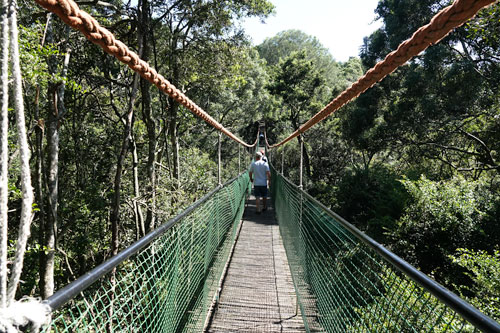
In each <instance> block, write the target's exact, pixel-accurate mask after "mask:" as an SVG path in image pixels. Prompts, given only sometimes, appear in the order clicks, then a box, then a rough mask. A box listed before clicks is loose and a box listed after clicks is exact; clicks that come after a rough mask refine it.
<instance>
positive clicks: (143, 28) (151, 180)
mask: <svg viewBox="0 0 500 333" xmlns="http://www.w3.org/2000/svg"><path fill="white" fill-rule="evenodd" d="M138 7H139V8H140V11H139V22H140V24H139V28H138V29H137V31H138V40H139V45H140V46H139V49H140V50H141V52H140V57H141V59H142V60H144V61H149V58H150V55H151V48H150V47H149V45H150V42H149V36H150V35H151V33H150V29H151V13H150V8H149V1H148V0H141V1H140V2H139V6H138ZM150 87H151V83H149V81H147V80H145V79H143V78H141V101H142V116H143V120H144V123H145V124H146V127H147V132H148V163H147V175H148V185H147V187H146V191H147V197H148V206H147V207H148V208H147V213H146V232H149V231H150V230H152V229H154V227H155V211H156V163H155V162H156V148H157V142H156V122H155V119H154V116H153V113H152V109H151V94H150V91H149V90H150Z"/></svg>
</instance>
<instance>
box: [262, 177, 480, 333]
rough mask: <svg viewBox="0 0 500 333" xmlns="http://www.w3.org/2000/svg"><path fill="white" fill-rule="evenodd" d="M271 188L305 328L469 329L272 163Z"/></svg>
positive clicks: (411, 330) (436, 330)
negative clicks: (273, 166) (279, 171)
mask: <svg viewBox="0 0 500 333" xmlns="http://www.w3.org/2000/svg"><path fill="white" fill-rule="evenodd" d="M271 192H272V199H273V202H274V207H275V209H276V216H277V219H278V223H279V226H280V231H281V235H282V238H283V243H284V246H285V249H286V253H287V257H288V262H289V266H290V270H291V273H292V277H293V282H294V285H295V290H296V292H297V296H298V300H299V306H300V310H301V313H302V317H303V319H304V324H305V326H306V329H307V330H308V331H327V332H462V331H465V332H474V331H475V330H476V329H475V328H474V327H473V326H472V325H471V324H470V323H468V322H467V321H466V320H464V319H463V318H462V317H460V316H459V315H458V314H457V313H456V312H455V311H454V310H452V309H450V308H449V307H448V306H447V305H445V304H443V303H442V302H441V301H440V300H439V299H437V298H436V297H434V296H433V295H431V294H430V293H428V292H426V291H425V290H423V288H422V287H420V286H419V285H417V284H416V283H415V282H413V281H412V280H411V279H410V278H409V277H407V276H405V275H403V274H402V273H401V272H399V271H398V270H396V269H395V268H393V266H392V265H391V264H390V263H389V262H388V261H386V260H385V259H384V258H383V257H382V256H381V255H379V254H377V253H376V252H375V251H374V250H372V249H371V248H370V247H368V246H367V245H365V244H364V243H363V242H361V241H360V240H358V239H357V238H356V237H355V236H354V235H353V234H352V233H351V232H350V231H349V230H348V229H346V228H345V227H344V226H343V225H342V224H341V223H339V222H338V221H337V220H336V218H335V217H334V215H333V214H330V213H328V212H327V210H326V209H325V208H322V207H321V204H319V203H318V202H317V201H316V200H314V199H313V198H311V197H310V196H308V195H307V194H305V193H304V192H302V191H301V190H300V189H299V188H298V187H297V186H296V185H294V184H292V183H290V182H289V181H288V180H287V179H285V178H283V177H282V176H281V175H279V174H277V172H276V170H274V169H272V186H271ZM476 331H477V330H476Z"/></svg>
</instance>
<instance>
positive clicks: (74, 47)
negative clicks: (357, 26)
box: [4, 0, 500, 320]
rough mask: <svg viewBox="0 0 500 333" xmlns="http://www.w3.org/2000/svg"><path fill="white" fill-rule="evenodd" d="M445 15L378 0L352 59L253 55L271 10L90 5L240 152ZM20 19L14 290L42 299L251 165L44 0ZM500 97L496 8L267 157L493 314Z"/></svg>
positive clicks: (283, 130) (240, 3) (322, 53)
mask: <svg viewBox="0 0 500 333" xmlns="http://www.w3.org/2000/svg"><path fill="white" fill-rule="evenodd" d="M447 4H448V1H440V0H425V1H422V0H402V1H391V0H380V1H379V4H378V6H377V8H376V11H375V13H374V18H378V19H379V20H381V21H382V22H383V25H382V27H381V28H380V29H378V30H377V31H375V32H374V33H373V34H371V35H370V36H366V37H365V39H364V43H363V45H362V47H361V49H360V54H359V57H352V58H350V59H349V60H348V61H346V62H339V61H336V60H335V59H334V58H333V56H332V55H331V54H330V52H329V50H328V49H327V48H325V47H324V46H323V45H321V43H320V42H319V40H318V39H317V38H315V37H314V36H309V35H307V34H305V33H304V32H302V31H300V30H287V31H283V32H280V33H278V34H277V35H276V36H274V37H272V38H268V39H266V40H265V41H264V42H262V43H261V44H260V45H252V44H251V42H250V41H249V37H248V36H247V35H246V34H245V31H244V30H242V28H241V25H240V24H239V23H238V22H239V20H241V19H242V18H244V17H250V16H256V17H259V18H261V19H265V18H266V17H268V16H269V15H271V14H272V13H273V11H274V6H273V4H272V1H267V0H254V1H244V0H233V1H229V0H227V1H226V0H225V1H195V0H193V1H170V0H168V1H151V0H139V1H138V2H137V3H135V2H134V3H132V2H122V1H117V0H110V1H108V2H101V1H98V2H85V3H82V4H81V8H82V9H84V10H86V11H87V12H89V13H90V14H92V15H93V16H94V17H95V18H97V20H98V21H99V22H100V24H101V25H102V26H104V27H106V28H107V29H109V30H110V31H111V32H112V33H113V34H114V35H115V36H116V38H117V39H119V40H121V41H123V42H124V43H125V44H127V45H128V47H129V48H130V49H131V50H133V51H134V52H136V53H138V54H139V56H140V57H141V58H142V59H143V60H145V61H147V62H148V63H149V64H150V65H151V66H152V67H154V68H155V69H156V70H157V71H158V73H161V74H162V75H163V76H164V77H165V78H166V79H168V80H169V81H170V82H171V83H173V84H174V85H175V86H176V87H177V88H179V89H180V90H181V91H182V92H183V93H184V94H186V95H187V96H189V98H190V99H191V100H193V101H194V102H195V103H197V104H198V105H199V106H201V107H202V108H203V109H204V110H205V111H207V112H208V113H209V114H210V115H211V116H212V117H213V118H215V119H216V120H217V121H219V122H221V123H222V124H223V125H224V126H225V127H226V128H228V129H229V130H231V131H232V132H233V133H235V134H237V135H238V136H239V137H241V138H243V140H244V141H246V142H253V141H254V140H255V137H256V135H257V129H258V123H259V121H265V123H266V129H267V133H266V134H267V139H268V141H269V142H270V143H271V144H272V143H276V142H279V141H280V140H282V139H284V138H285V137H286V136H288V135H289V134H290V133H291V132H292V131H295V130H297V129H298V128H299V126H300V125H301V124H303V123H304V122H305V121H306V120H307V119H309V118H310V117H311V116H312V115H314V114H315V113H316V112H318V111H319V110H320V109H322V108H323V107H324V106H325V105H326V104H328V103H329V102H330V101H331V100H332V99H333V98H335V97H336V96H337V95H338V94H339V93H340V92H341V91H342V90H344V89H345V88H347V87H348V86H349V85H350V84H352V83H353V82H355V81H356V80H357V79H358V78H359V77H360V76H361V75H363V73H364V72H366V71H367V70H368V69H369V68H371V67H372V66H374V65H375V64H376V63H377V62H378V61H380V60H381V59H383V58H384V57H385V56H386V55H387V54H388V53H389V52H390V51H392V50H394V49H395V48H396V47H397V46H398V45H399V44H400V43H401V42H402V41H404V40H405V39H407V38H409V37H410V36H411V34H412V33H413V32H414V31H415V30H416V29H417V28H418V27H420V26H421V25H423V24H426V23H427V22H429V20H430V19H431V18H432V17H433V15H434V14H435V13H436V12H438V11H439V10H440V9H442V8H443V7H445V6H446V5H447ZM17 15H18V22H19V50H20V54H19V59H20V66H21V68H20V70H21V73H22V98H23V100H24V108H25V113H26V126H25V127H26V131H27V140H28V141H27V143H28V149H29V155H30V158H29V162H28V163H29V166H30V168H31V179H32V183H33V189H34V203H33V222H32V225H31V235H32V236H31V238H29V240H28V244H27V251H26V255H25V259H24V269H23V273H22V276H21V281H22V283H21V284H20V285H19V287H18V289H17V292H16V295H17V296H18V297H17V298H19V297H21V296H22V295H31V296H41V297H42V298H44V299H45V298H47V297H49V296H50V295H52V294H53V293H54V291H55V290H57V289H60V288H61V287H62V286H64V285H66V284H67V283H68V282H70V281H73V280H75V279H76V278H77V277H79V276H81V275H83V274H84V273H85V272H87V271H88V270H89V269H91V268H93V267H95V266H96V265H98V264H100V263H102V262H103V261H104V260H106V259H107V258H109V257H110V256H112V255H115V254H116V253H118V251H120V250H122V249H123V248H125V247H126V246H128V245H129V244H131V243H132V242H133V241H135V240H137V239H139V238H140V237H142V236H144V235H145V234H146V233H148V232H149V231H151V230H153V229H154V228H156V227H157V226H159V225H160V224H161V223H163V222H164V221H167V220H168V219H169V218H171V217H172V216H175V215H176V214H177V213H178V212H180V211H181V210H182V209H183V208H185V207H187V206H188V205H189V204H191V203H193V202H194V201H196V200H197V199H198V198H200V197H201V196H202V195H203V194H205V193H207V192H208V191H209V190H210V189H212V188H214V187H215V186H216V185H217V184H218V183H219V182H221V181H225V180H228V179H231V178H233V177H234V176H236V175H237V174H238V173H239V172H241V171H243V170H245V169H246V168H247V166H248V164H249V163H250V160H251V155H250V154H249V152H248V151H247V150H245V149H244V148H242V147H238V146H237V144H236V143H234V142H233V141H231V140H229V139H228V138H225V137H221V136H219V135H218V133H217V131H216V130H215V129H213V128H211V127H209V126H207V125H205V124H204V123H203V122H202V121H200V120H199V119H197V118H195V117H194V116H193V115H192V114H191V113H190V112H188V110H187V109H186V108H185V107H184V106H182V105H180V104H179V103H178V102H177V101H175V100H174V99H172V98H171V97H168V96H167V95H165V94H163V93H161V92H160V91H158V89H156V87H154V86H152V85H151V84H150V83H149V82H148V81H147V80H145V79H143V78H141V77H140V76H139V75H138V74H136V73H134V72H133V71H132V70H130V69H129V68H127V67H126V66H123V65H122V64H120V63H119V62H118V61H117V60H116V59H114V58H113V57H111V56H109V55H107V54H106V53H104V52H102V50H101V49H100V48H99V47H98V46H96V45H94V44H92V43H90V42H89V41H88V40H86V39H85V37H84V36H83V35H81V34H80V33H79V32H77V31H73V30H71V29H70V28H69V27H67V26H66V25H65V24H64V23H62V22H61V21H60V20H59V19H58V18H57V17H55V16H54V15H52V14H49V13H48V12H46V11H44V10H42V9H41V7H38V6H36V5H35V4H34V2H21V3H19V8H18V13H17ZM4 84H5V85H7V82H4ZM499 87H500V4H495V5H493V6H491V7H488V8H487V9H485V10H483V11H481V12H480V13H479V14H478V15H477V17H475V18H474V19H473V20H471V21H469V22H468V23H466V24H465V25H463V26H461V27H460V28H458V29H456V30H455V31H453V32H452V33H451V34H450V35H448V36H447V37H446V38H444V39H443V40H442V41H441V42H440V43H438V44H436V45H433V46H432V47H430V48H428V49H427V50H426V51H425V52H423V53H421V54H420V55H418V56H417V57H415V58H414V59H413V60H411V61H410V62H409V63H408V64H406V65H404V66H402V67H400V68H399V69H397V70H396V71H395V72H393V73H392V74H390V75H389V76H388V77H387V78H385V79H384V80H383V81H381V82H379V83H378V84H377V85H375V86H374V87H372V88H370V89H369V90H368V91H366V92H365V93H364V94H362V95H361V96H360V97H359V98H358V99H356V100H355V101H354V102H352V103H350V104H348V105H346V106H344V107H343V108H342V109H341V110H339V111H338V112H337V113H335V114H334V115H333V116H331V117H329V118H327V119H325V120H324V121H323V122H321V123H320V124H318V125H317V126H315V127H314V129H313V130H311V131H309V132H307V133H305V134H303V135H301V136H299V137H298V140H294V141H292V142H290V143H288V144H287V145H285V146H283V147H280V148H278V149H275V150H273V151H272V152H271V154H272V156H273V157H274V160H273V163H274V164H275V166H276V167H277V169H280V170H281V169H282V170H284V174H285V176H286V177H288V178H290V179H291V180H292V181H294V182H297V181H298V177H299V168H298V167H299V163H300V162H299V159H300V148H299V147H300V144H303V145H304V152H303V156H304V177H305V178H304V188H305V190H306V191H307V192H309V193H310V194H311V195H313V196H314V197H316V198H317V199H318V200H320V201H321V202H322V203H323V204H325V205H326V206H328V207H329V208H331V209H332V210H334V211H335V212H337V213H338V214H340V215H341V216H343V217H344V218H346V219H347V220H348V221H350V222H351V223H353V224H354V225H355V226H357V227H358V228H359V229H361V230H363V231H364V232H366V233H367V234H368V235H370V236H371V237H373V238H374V239H375V240H377V241H378V242H380V243H382V244H383V245H385V246H387V247H388V248H389V249H391V250H393V251H394V252H395V253H396V254H398V255H399V256H401V257H402V258H404V259H405V260H407V261H408V262H410V263H411V264H413V265H414V266H416V267H417V268H418V269H420V270H421V271H422V272H424V273H426V274H428V275H430V276H432V277H433V278H434V279H436V280H437V281H438V282H440V283H442V284H444V285H445V286H446V287H448V288H450V289H451V290H453V291H455V292H456V293H459V294H460V295H461V296H463V297H465V298H466V299H467V300H469V301H470V302H471V303H472V304H474V305H475V306H477V307H478V308H479V309H481V310H483V311H484V312H485V313H486V314H488V315H490V316H492V317H493V318H495V319H496V320H499V319H500V301H499V298H498V295H499V293H500V289H499V285H500V282H499V279H500V256H499V251H500V248H499V244H500V156H499V151H500V88H499ZM6 89H7V88H6ZM8 89H10V90H13V89H14V88H12V85H10V86H9V87H8ZM11 99H14V98H13V97H11ZM11 102H13V101H11ZM8 118H9V123H10V125H9V128H8V151H9V155H8V156H7V159H8V168H9V169H8V175H9V177H8V186H7V188H8V207H9V210H8V221H9V234H8V238H9V248H8V253H9V258H11V257H12V256H13V253H14V252H15V247H16V241H15V239H16V237H17V236H16V235H17V232H18V229H19V221H20V219H21V218H22V217H21V211H22V209H21V206H22V204H23V200H22V198H23V194H22V188H21V182H22V178H23V176H22V175H23V174H22V165H21V163H20V162H19V161H18V158H17V156H18V155H19V154H21V152H20V148H19V145H18V143H17V142H18V141H17V140H18V138H19V137H20V136H22V133H21V132H20V130H19V128H18V127H16V125H17V124H18V123H19V120H16V119H17V118H16V114H15V110H14V108H10V109H9V110H8ZM219 143H220V145H221V156H222V166H223V167H222V173H221V174H220V175H218V174H217V156H218V151H217V147H218V145H219Z"/></svg>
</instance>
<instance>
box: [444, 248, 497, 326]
mask: <svg viewBox="0 0 500 333" xmlns="http://www.w3.org/2000/svg"><path fill="white" fill-rule="evenodd" d="M450 258H451V259H452V260H453V263H455V264H458V265H460V266H461V267H463V268H465V269H467V272H466V273H465V274H466V275H467V276H468V277H470V278H471V280H472V281H473V284H472V285H464V286H460V287H459V290H460V292H461V294H462V295H463V296H465V297H467V299H468V301H469V302H471V304H472V305H474V306H476V307H477V308H478V309H480V310H481V311H482V312H484V313H485V314H487V315H488V316H490V317H492V318H493V319H495V320H497V321H498V320H500V296H499V295H500V251H499V250H498V248H497V249H496V250H494V251H493V253H492V254H489V253H488V252H486V251H483V250H477V251H475V250H469V249H463V248H461V249H457V252H456V254H454V255H451V256H450Z"/></svg>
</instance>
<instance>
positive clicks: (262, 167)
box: [250, 151, 271, 214]
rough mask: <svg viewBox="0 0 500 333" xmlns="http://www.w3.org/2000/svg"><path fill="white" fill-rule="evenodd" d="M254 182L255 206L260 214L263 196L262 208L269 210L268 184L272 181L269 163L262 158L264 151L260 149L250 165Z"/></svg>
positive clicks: (251, 178)
mask: <svg viewBox="0 0 500 333" xmlns="http://www.w3.org/2000/svg"><path fill="white" fill-rule="evenodd" d="M254 177H255V182H254V194H255V208H256V209H257V214H260V198H263V200H262V201H263V202H262V210H263V211H265V210H267V186H268V185H269V182H270V181H271V172H270V171H269V165H268V164H267V163H266V162H264V161H263V160H262V153H261V152H260V151H258V152H257V153H256V154H255V161H253V162H252V165H251V166H250V181H251V182H253V181H254Z"/></svg>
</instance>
